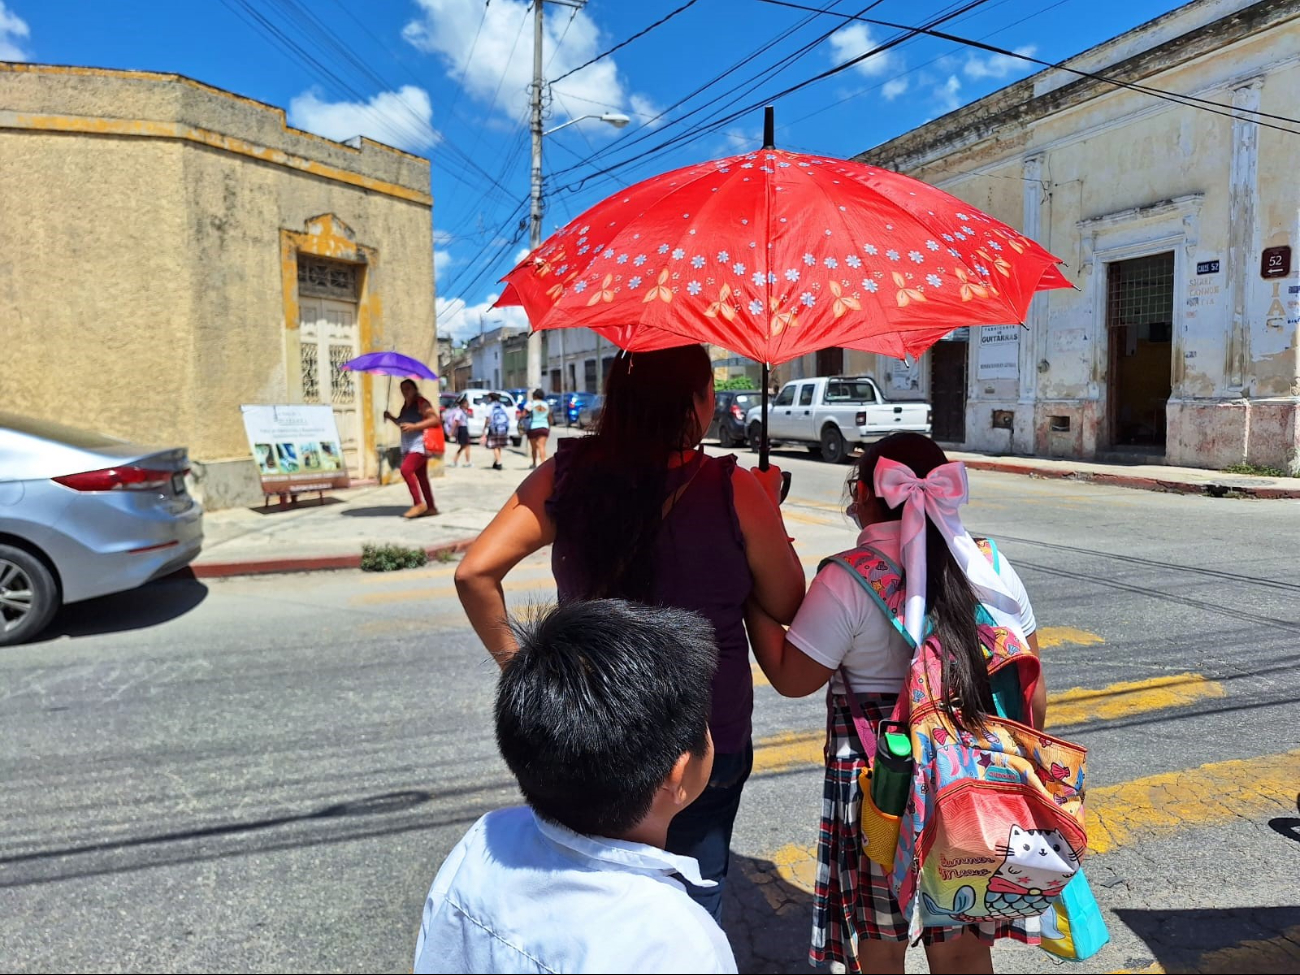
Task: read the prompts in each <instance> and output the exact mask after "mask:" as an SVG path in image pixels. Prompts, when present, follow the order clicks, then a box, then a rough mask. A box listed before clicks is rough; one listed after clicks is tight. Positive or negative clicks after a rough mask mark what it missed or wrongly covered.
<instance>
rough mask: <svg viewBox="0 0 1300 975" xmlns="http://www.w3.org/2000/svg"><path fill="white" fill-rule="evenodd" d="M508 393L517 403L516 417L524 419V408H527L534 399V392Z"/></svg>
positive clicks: (526, 390) (516, 390)
mask: <svg viewBox="0 0 1300 975" xmlns="http://www.w3.org/2000/svg"><path fill="white" fill-rule="evenodd" d="M506 392H507V393H509V394H510V395H511V397H512V398H513V399H514V401H515V414H516V416H520V417H522V416H523V412H524V407H525V406H527V405H528V401H529V400H530V399H532V398H533V391H532V390H531V389H507V390H506Z"/></svg>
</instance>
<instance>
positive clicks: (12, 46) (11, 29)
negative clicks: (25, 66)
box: [0, 0, 31, 61]
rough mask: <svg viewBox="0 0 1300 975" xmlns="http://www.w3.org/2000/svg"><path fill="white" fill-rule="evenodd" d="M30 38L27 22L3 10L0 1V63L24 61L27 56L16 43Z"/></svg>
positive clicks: (3, 6)
mask: <svg viewBox="0 0 1300 975" xmlns="http://www.w3.org/2000/svg"><path fill="white" fill-rule="evenodd" d="M30 36H31V29H30V28H28V26H27V21H25V20H23V19H22V18H21V17H19V16H18V15H17V14H16V13H13V12H12V11H10V10H7V9H5V5H4V2H3V0H0V61H26V60H27V59H28V57H29V55H28V53H27V51H26V50H24V49H23V47H22V46H21V45H20V44H19V43H18V42H19V41H20V40H25V39H26V38H28V37H30Z"/></svg>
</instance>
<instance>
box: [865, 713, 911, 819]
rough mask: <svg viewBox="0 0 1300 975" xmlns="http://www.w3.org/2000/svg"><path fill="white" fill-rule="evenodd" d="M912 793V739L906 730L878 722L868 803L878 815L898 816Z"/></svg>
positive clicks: (901, 726) (890, 722) (894, 724)
mask: <svg viewBox="0 0 1300 975" xmlns="http://www.w3.org/2000/svg"><path fill="white" fill-rule="evenodd" d="M911 791H912V738H911V736H910V735H909V734H908V731H907V726H906V725H903V724H899V723H898V722H897V721H882V722H880V728H879V730H878V731H877V733H876V761H875V764H874V765H873V766H872V769H871V801H872V802H874V803H875V804H876V808H877V809H879V810H880V811H881V812H882V813H885V814H887V815H890V816H901V815H902V814H903V810H904V809H906V808H907V797H908V794H909V793H911Z"/></svg>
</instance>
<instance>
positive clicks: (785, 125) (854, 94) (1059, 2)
mask: <svg viewBox="0 0 1300 975" xmlns="http://www.w3.org/2000/svg"><path fill="white" fill-rule="evenodd" d="M1009 2H1010V0H998V2H997V3H995V4H993V6H992V7H989V8H988V9H987V10H985V11H984V13H985V14H987V13H988V12H989V11H991V10H993V9H995V8H997V7H1001V6H1004V5H1005V4H1007V3H1009ZM1071 2H1074V0H1056V2H1055V3H1052V4H1048V5H1047V6H1046V7H1039V8H1038V9H1037V10H1035V11H1034V12H1033V13H1031V14H1027V15H1026V16H1024V17H1021V18H1020V19H1019V20H1013V21H1012V22H1011V23H1009V24H1004V25H1003V26H1002V27H999V28H997V29H996V30H992V31H989V32H988V33H987V34H984V35H982V36H981V37H980V40H985V39H986V38H989V37H994V36H996V35H998V34H1001V33H1002V32H1003V31H1006V30H1010V29H1011V28H1012V27H1018V26H1019V25H1020V24H1023V23H1026V22H1028V21H1030V20H1033V19H1034V18H1035V17H1041V16H1042V15H1043V14H1045V13H1047V12H1049V11H1051V10H1055V9H1056V8H1057V7H1062V6H1064V5H1065V4H1067V3H1071ZM966 19H967V18H965V17H961V18H958V20H957V21H954V23H959V22H960V21H962V20H966ZM943 57H944V55H939V56H938V57H933V58H931V59H930V60H929V61H923V62H921V63H920V64H918V65H916V67H914V68H908V69H907V70H906V71H903V72H900V73H899V74H897V75H895V76H894V77H893V78H886V79H885V80H884V81H879V82H877V83H876V84H874V85H867V86H865V87H863V88H858V89H856V90H854V91H851V92H849V93H848V94H847V95H845V96H844V97H843V98H839V99H836V100H835V101H833V102H827V103H826V104H825V105H822V106H821V107H820V108H816V109H813V110H812V111H811V112H809V113H808V114H807V115H800V116H799V117H798V118H795V119H790V120H788V121H785V122H782V123H781V124H780V125H778V126H777V129H778V130H780V131H784V130H786V129H789V128H790V127H791V126H794V125H798V124H799V123H800V122H806V121H807V120H808V119H810V118H816V117H817V116H818V115H822V114H824V113H825V112H829V111H830V110H831V109H833V108H838V107H839V106H840V105H843V104H844V103H845V102H847V101H852V100H853V99H854V98H859V97H861V96H862V95H865V94H866V93H867V92H869V91H878V90H880V89H881V88H883V87H885V85H886V84H887V83H888V82H890V81H892V80H895V79H897V78H905V77H907V76H908V75H910V74H915V73H916V72H918V71H921V70H923V69H924V68H928V67H929V66H930V65H932V64H934V63H935V62H936V61H941V60H943Z"/></svg>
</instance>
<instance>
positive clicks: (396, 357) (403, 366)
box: [339, 352, 438, 379]
mask: <svg viewBox="0 0 1300 975" xmlns="http://www.w3.org/2000/svg"><path fill="white" fill-rule="evenodd" d="M339 368H340V369H344V370H347V371H348V372H368V373H370V375H372V376H400V377H401V378H403V379H437V378H438V374H437V373H435V372H434V371H433V370H432V369H430V368H429V367H428V366H426V365H425V364H424V363H423V362H421V361H420V360H419V359H412V358H411V357H410V356H409V355H402V354H401V353H400V352H367V353H366V354H365V355H359V356H357V357H356V358H355V359H349V360H348V361H347V362H344V363H342V364H341V365H340V366H339Z"/></svg>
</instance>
